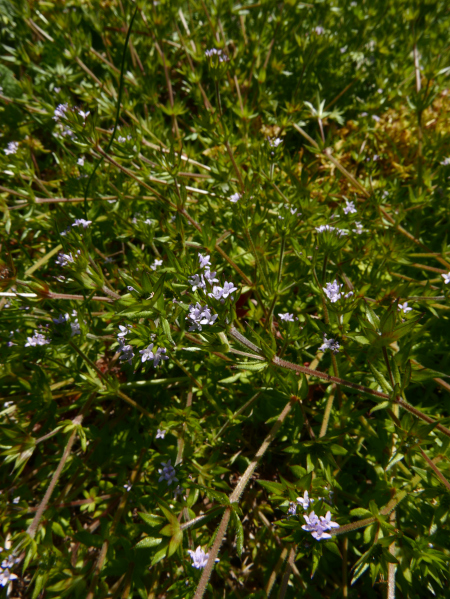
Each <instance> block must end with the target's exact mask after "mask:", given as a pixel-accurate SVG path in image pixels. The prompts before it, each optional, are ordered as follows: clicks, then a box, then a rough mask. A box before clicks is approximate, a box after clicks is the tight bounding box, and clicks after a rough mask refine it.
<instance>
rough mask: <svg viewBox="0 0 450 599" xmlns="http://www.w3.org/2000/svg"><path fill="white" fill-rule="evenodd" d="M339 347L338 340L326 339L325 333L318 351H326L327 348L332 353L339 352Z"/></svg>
mask: <svg viewBox="0 0 450 599" xmlns="http://www.w3.org/2000/svg"><path fill="white" fill-rule="evenodd" d="M339 347H340V345H339V342H338V341H336V340H335V339H327V335H326V333H325V334H324V336H323V343H322V345H321V346H320V347H319V351H326V350H327V349H329V350H330V351H332V352H333V353H334V354H337V353H338V352H339Z"/></svg>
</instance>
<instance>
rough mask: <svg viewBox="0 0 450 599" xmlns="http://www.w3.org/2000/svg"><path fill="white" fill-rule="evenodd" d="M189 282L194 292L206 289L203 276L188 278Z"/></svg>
mask: <svg viewBox="0 0 450 599" xmlns="http://www.w3.org/2000/svg"><path fill="white" fill-rule="evenodd" d="M188 282H189V285H192V291H196V290H197V289H204V288H205V287H206V283H205V279H204V277H203V275H193V276H192V277H188Z"/></svg>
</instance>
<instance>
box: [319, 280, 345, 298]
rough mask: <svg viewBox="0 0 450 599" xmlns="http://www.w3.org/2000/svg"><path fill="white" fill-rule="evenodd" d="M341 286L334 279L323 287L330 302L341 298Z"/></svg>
mask: <svg viewBox="0 0 450 599" xmlns="http://www.w3.org/2000/svg"><path fill="white" fill-rule="evenodd" d="M341 287H342V285H340V284H339V283H338V282H337V281H336V280H334V281H333V282H332V283H327V285H326V287H323V290H324V292H325V295H326V296H327V297H328V299H329V300H330V301H331V303H333V304H334V303H335V302H337V301H338V300H340V299H341V297H342V293H341V291H340V290H341Z"/></svg>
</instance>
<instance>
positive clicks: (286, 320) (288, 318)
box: [278, 312, 294, 322]
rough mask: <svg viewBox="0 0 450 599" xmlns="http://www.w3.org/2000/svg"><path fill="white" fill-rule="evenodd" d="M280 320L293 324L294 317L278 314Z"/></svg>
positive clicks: (287, 314) (287, 313)
mask: <svg viewBox="0 0 450 599" xmlns="http://www.w3.org/2000/svg"><path fill="white" fill-rule="evenodd" d="M278 316H279V317H280V320H284V321H285V322H294V315H293V314H289V312H286V313H285V314H278Z"/></svg>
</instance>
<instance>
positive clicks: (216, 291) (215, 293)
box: [208, 285, 223, 300]
mask: <svg viewBox="0 0 450 599" xmlns="http://www.w3.org/2000/svg"><path fill="white" fill-rule="evenodd" d="M208 295H209V297H212V298H214V299H216V300H220V299H222V295H223V289H222V287H219V285H214V287H213V290H212V291H211V293H208Z"/></svg>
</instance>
